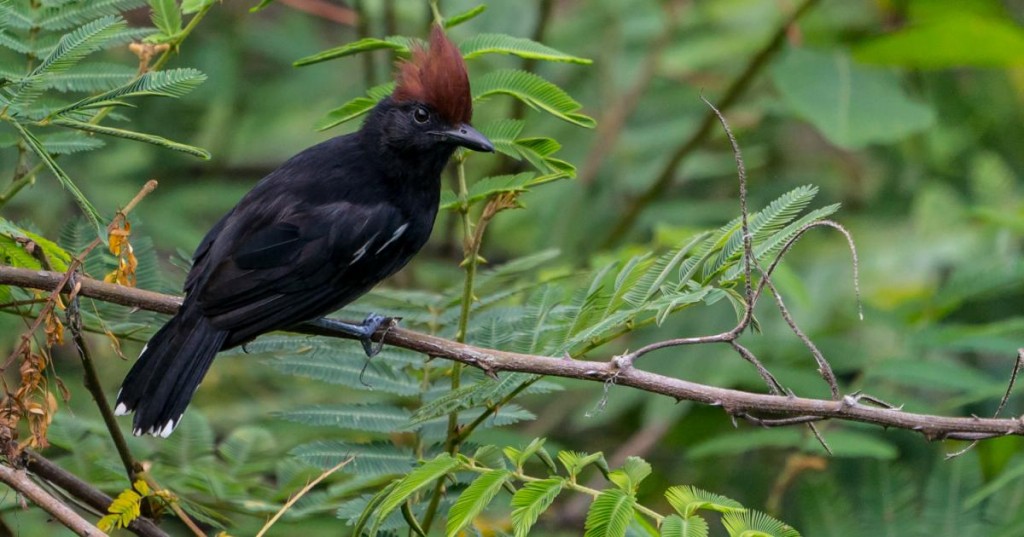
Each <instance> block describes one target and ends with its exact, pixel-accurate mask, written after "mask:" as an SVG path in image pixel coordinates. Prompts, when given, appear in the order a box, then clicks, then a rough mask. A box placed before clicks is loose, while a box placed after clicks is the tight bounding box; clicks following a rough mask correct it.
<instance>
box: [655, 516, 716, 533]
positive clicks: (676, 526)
mask: <svg viewBox="0 0 1024 537" xmlns="http://www.w3.org/2000/svg"><path fill="white" fill-rule="evenodd" d="M707 535H708V523H707V521H706V520H704V519H703V518H701V517H699V516H692V517H689V518H686V519H684V518H682V517H680V516H679V515H669V516H667V517H665V520H663V521H662V522H661V537H707Z"/></svg>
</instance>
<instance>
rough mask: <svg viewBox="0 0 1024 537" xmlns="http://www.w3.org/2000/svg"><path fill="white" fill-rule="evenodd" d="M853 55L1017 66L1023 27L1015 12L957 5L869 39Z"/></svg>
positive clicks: (894, 61)
mask: <svg viewBox="0 0 1024 537" xmlns="http://www.w3.org/2000/svg"><path fill="white" fill-rule="evenodd" d="M921 3H922V4H924V3H926V2H921ZM854 57H855V58H856V59H857V60H858V61H862V62H866V63H879V64H885V65H900V66H904V67H912V68H918V69H949V68H953V67H1014V66H1020V65H1021V64H1022V63H1024V30H1022V29H1021V27H1020V25H1019V24H1018V23H1016V22H1014V21H1013V19H1012V18H1011V17H995V16H985V15H982V14H977V13H967V12H965V11H964V10H957V12H956V13H948V14H945V15H942V16H939V17H933V18H931V19H930V20H927V21H922V22H919V23H917V24H910V25H904V26H902V28H901V29H900V30H898V31H896V32H894V33H891V34H888V35H883V36H881V37H877V38H875V39H871V40H867V41H865V42H863V43H862V44H861V45H860V46H858V47H857V48H855V49H854Z"/></svg>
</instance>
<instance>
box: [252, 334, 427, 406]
mask: <svg viewBox="0 0 1024 537" xmlns="http://www.w3.org/2000/svg"><path fill="white" fill-rule="evenodd" d="M293 339H294V338H293ZM258 343H260V342H258V341H257V342H254V343H252V344H250V345H249V346H250V347H251V348H253V349H254V350H253V352H266V351H262V350H260V349H261V347H258V346H256V345H257V344H258ZM291 345H293V346H294V347H293V348H292V350H290V353H289V354H286V355H279V356H275V358H274V359H272V360H270V361H269V362H268V363H269V364H270V365H271V366H272V367H273V368H274V369H277V370H278V371H282V372H285V373H289V374H293V375H301V376H304V377H309V378H314V379H317V380H320V381H323V382H329V383H331V384H342V385H345V386H348V387H351V388H356V389H364V390H369V389H372V390H378V391H382V392H385V393H393V394H396V395H416V394H419V393H420V385H419V382H418V381H417V380H416V379H414V378H412V377H410V376H409V375H399V374H397V373H395V372H394V371H393V370H392V369H390V368H389V367H387V366H386V365H384V364H377V363H375V362H370V363H369V364H366V355H364V354H363V352H362V350H361V349H359V348H358V346H356V345H350V347H351V348H345V349H339V348H331V347H321V346H310V345H301V342H293V343H291Z"/></svg>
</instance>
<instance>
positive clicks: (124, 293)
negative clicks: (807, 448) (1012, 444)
mask: <svg viewBox="0 0 1024 537" xmlns="http://www.w3.org/2000/svg"><path fill="white" fill-rule="evenodd" d="M62 276H63V275H62V274H60V273H55V272H47V271H37V270H30V269H22V268H15V267H0V285H17V286H20V287H28V288H33V289H43V290H50V291H52V290H53V288H54V286H55V285H57V283H59V282H60V281H61V279H62ZM79 283H81V288H80V290H79V294H80V295H81V296H87V297H90V298H94V299H98V300H104V301H107V302H112V303H115V304H121V305H124V306H130V307H136V308H140V309H145V310H150V311H155V312H159V313H174V312H175V311H177V308H178V306H179V305H180V304H181V298H179V297H175V296H170V295H164V294H160V293H154V292H152V291H144V290H141V289H134V288H127V287H121V286H118V285H114V284H108V283H104V282H100V281H96V280H90V279H87V278H81V279H80V280H79ZM293 331H294V332H299V333H303V334H312V335H323V336H330V337H337V338H345V339H351V336H346V335H344V334H338V333H332V332H330V331H327V330H325V329H323V328H318V327H313V326H310V325H301V326H298V327H296V328H295V329H294V330H293ZM383 336H384V338H383V339H384V342H385V343H387V344H389V345H393V346H396V347H401V348H404V349H409V350H413V351H416V352H420V353H423V354H426V355H429V356H433V357H436V358H444V359H447V360H453V361H456V362H460V363H463V364H466V365H470V366H473V367H477V368H480V369H482V370H484V371H486V372H492V373H498V372H503V371H515V372H522V373H534V374H538V375H551V376H556V377H563V378H572V379H579V380H587V381H592V382H605V381H608V380H610V379H614V381H615V384H617V385H620V386H629V387H632V388H636V389H639V390H643V391H646V392H650V393H656V394H660V395H665V396H668V397H672V398H674V399H677V400H687V401H694V402H698V403H704V404H707V405H712V406H719V407H722V409H723V410H725V411H726V412H728V413H730V414H732V415H743V416H750V415H754V416H765V415H767V416H773V417H775V418H787V417H788V418H799V417H805V419H806V417H808V416H817V417H821V418H822V419H825V418H832V419H839V420H845V421H856V422H862V423H870V424H874V425H878V426H882V427H894V428H897V429H907V430H911V431H916V432H918V433H921V434H922V435H924V436H925V437H926V438H927V439H929V440H940V439H958V440H978V439H984V438H993V437H997V436H1008V435H1014V436H1024V422H1022V420H1020V419H1016V418H1012V419H994V418H979V417H975V416H971V417H950V416H937V415H929V414H916V413H911V412H903V411H901V410H899V409H896V408H879V407H877V406H873V405H865V404H861V402H860V401H861V399H860V398H858V397H855V396H852V395H847V396H844V397H842V398H841V399H840V400H838V401H833V400H823V399H808V398H803V397H795V396H791V395H767V394H760V393H750V392H745V391H741V390H732V389H727V388H719V387H716V386H708V385H705V384H698V383H695V382H689V381H686V380H682V379H677V378H672V377H668V376H665V375H659V374H657V373H651V372H648V371H644V370H641V369H639V368H636V367H632V366H630V365H629V364H624V366H620V365H619V363H620V361H614V360H613V361H609V362H594V361H583V360H565V359H562V358H552V357H548V356H536V355H530V354H520V353H514V352H506V351H500V350H494V349H485V348H481V347H475V346H473V345H467V344H464V343H458V342H455V341H450V340H447V339H444V338H440V337H437V336H431V335H428V334H421V333H419V332H414V331H412V330H405V329H402V328H392V329H390V330H388V331H387V333H386V334H383Z"/></svg>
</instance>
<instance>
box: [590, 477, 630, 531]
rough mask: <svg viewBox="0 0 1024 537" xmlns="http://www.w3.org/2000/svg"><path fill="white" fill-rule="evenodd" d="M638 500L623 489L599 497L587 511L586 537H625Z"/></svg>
mask: <svg viewBox="0 0 1024 537" xmlns="http://www.w3.org/2000/svg"><path fill="white" fill-rule="evenodd" d="M635 508H636V498H634V497H633V495H632V494H629V493H627V492H624V491H623V490H621V489H608V490H605V491H603V492H601V494H599V495H598V496H597V498H595V499H594V502H593V503H592V504H590V510H589V511H587V520H586V522H585V523H584V527H585V528H586V533H584V537H625V535H626V530H627V529H628V528H629V523H630V521H632V520H633V513H634V510H635Z"/></svg>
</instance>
